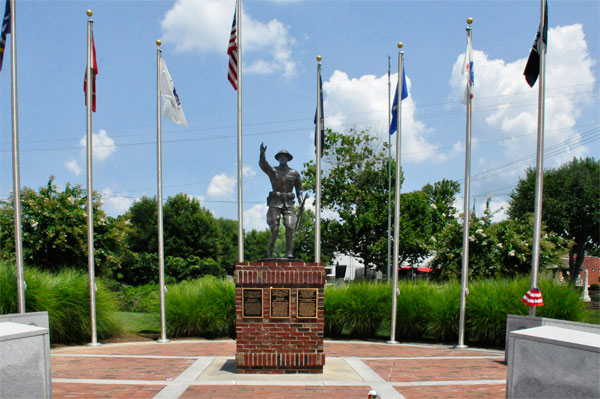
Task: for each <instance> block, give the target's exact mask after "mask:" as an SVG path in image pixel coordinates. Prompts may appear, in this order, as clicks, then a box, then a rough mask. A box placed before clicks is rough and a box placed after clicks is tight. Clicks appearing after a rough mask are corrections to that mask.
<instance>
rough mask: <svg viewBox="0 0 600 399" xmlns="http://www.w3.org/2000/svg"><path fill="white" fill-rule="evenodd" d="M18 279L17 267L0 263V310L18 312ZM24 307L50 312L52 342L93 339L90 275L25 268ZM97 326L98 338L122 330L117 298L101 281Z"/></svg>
mask: <svg viewBox="0 0 600 399" xmlns="http://www.w3.org/2000/svg"><path fill="white" fill-rule="evenodd" d="M16 281H17V278H16V271H15V268H14V267H9V266H8V265H6V264H0V290H1V292H2V295H1V296H0V313H2V314H6V313H16V312H17V302H16V296H17V293H16V291H17V283H16ZM25 281H26V283H27V290H26V291H25V307H26V311H27V312H41V311H47V312H48V317H49V323H50V341H51V342H52V343H82V342H86V341H89V340H90V336H91V326H90V322H91V318H90V292H89V278H88V276H87V274H84V273H82V272H80V271H76V270H64V271H62V272H60V273H58V274H52V273H50V272H45V271H40V270H38V269H34V268H26V269H25ZM96 285H97V287H98V290H97V291H96V326H97V333H98V339H106V338H109V337H111V336H114V335H117V334H119V333H120V332H121V326H120V323H119V321H118V320H117V319H116V318H115V315H114V312H115V311H116V308H117V307H116V301H115V298H114V296H113V294H112V293H111V292H110V291H109V290H107V289H106V288H105V286H104V285H103V284H102V282H101V281H100V280H98V281H97V282H96Z"/></svg>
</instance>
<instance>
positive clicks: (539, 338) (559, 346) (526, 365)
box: [506, 326, 600, 399]
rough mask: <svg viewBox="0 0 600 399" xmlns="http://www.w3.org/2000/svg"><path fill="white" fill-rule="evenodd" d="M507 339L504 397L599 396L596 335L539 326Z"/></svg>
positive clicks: (598, 341)
mask: <svg viewBox="0 0 600 399" xmlns="http://www.w3.org/2000/svg"><path fill="white" fill-rule="evenodd" d="M509 339H510V341H511V344H510V355H509V363H508V372H507V379H506V397H507V398H510V399H513V398H514V399H517V398H527V399H529V398H548V399H553V398H557V399H558V398H560V399H567V398H577V399H585V398H590V399H592V398H594V399H597V398H600V367H599V365H600V336H599V335H598V334H593V333H589V332H582V331H576V330H571V329H565V328H559V327H552V326H541V327H534V328H529V329H525V330H520V331H513V332H511V333H510V337H509Z"/></svg>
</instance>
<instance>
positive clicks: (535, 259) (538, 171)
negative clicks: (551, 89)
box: [529, 0, 547, 317]
mask: <svg viewBox="0 0 600 399" xmlns="http://www.w3.org/2000/svg"><path fill="white" fill-rule="evenodd" d="M540 3H541V7H540V8H541V10H540V14H541V17H540V21H542V22H541V24H542V25H543V24H546V23H547V22H546V19H545V14H546V0H541V2H540ZM546 30H547V27H546V26H542V29H541V34H540V38H539V40H538V41H537V43H538V49H540V50H541V51H538V53H539V56H540V77H539V88H538V125H537V152H536V162H535V205H534V216H533V223H534V224H533V245H532V246H533V248H532V253H531V286H530V288H532V289H533V288H538V272H539V257H540V234H541V230H542V194H543V189H544V170H543V164H544V106H545V81H546V42H545V41H544V40H543V33H542V32H544V31H546ZM535 308H536V307H535V306H530V307H529V316H532V317H533V316H535Z"/></svg>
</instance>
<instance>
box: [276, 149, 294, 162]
mask: <svg viewBox="0 0 600 399" xmlns="http://www.w3.org/2000/svg"><path fill="white" fill-rule="evenodd" d="M283 156H285V157H287V159H288V162H289V161H291V160H292V159H294V157H293V156H292V154H290V153H289V152H287V151H286V150H281V151H279V152H278V153H277V154H275V159H276V160H278V161H279V158H280V157H283Z"/></svg>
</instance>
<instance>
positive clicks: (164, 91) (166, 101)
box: [160, 57, 188, 127]
mask: <svg viewBox="0 0 600 399" xmlns="http://www.w3.org/2000/svg"><path fill="white" fill-rule="evenodd" d="M160 95H161V97H162V100H163V105H162V114H163V116H164V117H165V118H167V119H170V120H172V121H173V122H175V123H177V124H178V125H183V126H185V127H188V125H187V122H186V120H185V115H184V114H183V108H182V107H181V101H179V96H178V95H177V91H176V90H175V86H174V85H173V79H171V74H169V70H168V69H167V64H165V60H163V59H162V57H161V59H160Z"/></svg>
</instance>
